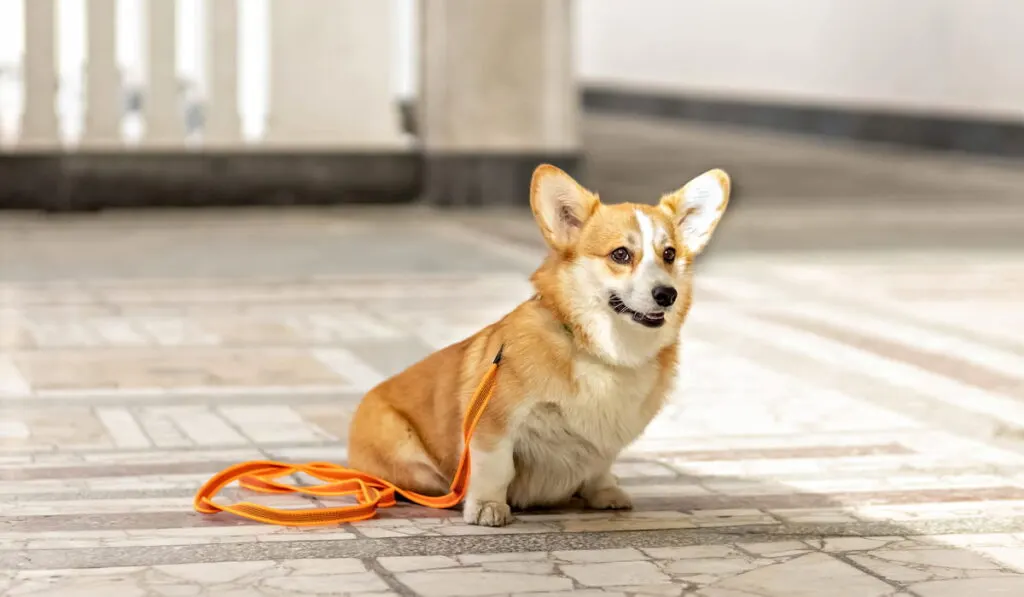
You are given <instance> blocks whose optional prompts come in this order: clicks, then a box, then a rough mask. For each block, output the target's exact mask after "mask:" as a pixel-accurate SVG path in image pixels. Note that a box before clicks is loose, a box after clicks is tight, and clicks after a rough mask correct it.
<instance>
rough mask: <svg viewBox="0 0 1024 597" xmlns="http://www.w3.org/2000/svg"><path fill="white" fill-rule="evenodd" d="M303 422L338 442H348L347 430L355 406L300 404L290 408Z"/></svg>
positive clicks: (334, 403)
mask: <svg viewBox="0 0 1024 597" xmlns="http://www.w3.org/2000/svg"><path fill="white" fill-rule="evenodd" d="M292 408H293V410H294V411H295V412H297V413H299V416H301V417H302V418H303V419H304V420H306V421H308V422H309V423H310V424H312V425H315V426H316V427H317V428H318V429H322V430H323V431H326V432H327V433H328V434H330V435H331V437H333V438H335V439H337V440H339V441H348V428H349V424H350V422H351V421H352V415H353V414H354V413H355V406H354V405H353V406H349V405H347V404H339V403H338V402H332V403H331V404H301V405H297V406H294V407H292Z"/></svg>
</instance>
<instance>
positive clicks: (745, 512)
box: [693, 509, 779, 528]
mask: <svg viewBox="0 0 1024 597" xmlns="http://www.w3.org/2000/svg"><path fill="white" fill-rule="evenodd" d="M693 521H694V523H696V525H697V526H698V527H701V528H709V527H732V526H747V525H774V524H779V521H778V520H776V519H775V518H772V517H771V516H770V515H769V514H768V513H765V512H761V511H760V510H750V509H730V510H694V511H693Z"/></svg>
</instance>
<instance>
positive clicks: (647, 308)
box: [530, 165, 730, 365]
mask: <svg viewBox="0 0 1024 597" xmlns="http://www.w3.org/2000/svg"><path fill="white" fill-rule="evenodd" d="M729 191H730V182H729V176H728V175H727V174H726V173H725V172H723V171H722V170H710V171H708V172H705V173H704V174H701V175H700V176H698V177H696V178H694V179H693V180H691V181H690V182H688V183H686V184H685V185H683V186H682V187H681V188H679V189H678V190H676V191H675V192H672V193H669V194H667V195H664V196H663V197H662V198H661V201H660V202H659V204H658V205H657V206H651V205H642V204H635V203H621V204H615V205H604V204H602V203H601V201H600V199H599V198H598V196H597V194H595V193H591V192H590V191H588V190H586V189H584V188H583V187H582V186H580V185H579V184H578V183H577V182H576V181H575V180H573V178H572V177H570V176H569V175H568V174H566V173H565V172H563V171H561V170H559V169H558V168H555V167H554V166H549V165H542V166H540V167H538V168H537V169H536V170H535V171H534V174H533V181H532V184H531V188H530V206H531V208H532V209H533V213H534V217H535V218H536V220H537V224H538V226H539V227H540V231H541V234H542V235H543V236H544V240H545V241H546V242H547V244H548V246H549V247H550V248H551V255H550V256H549V258H548V259H547V260H546V261H545V263H544V265H542V266H541V268H540V270H538V272H537V274H535V276H534V283H535V285H537V288H538V291H539V292H540V293H541V295H542V296H546V297H550V300H553V301H554V302H555V303H556V304H557V305H558V307H559V311H561V315H562V316H563V317H564V318H566V319H567V320H568V321H567V323H569V324H570V325H572V326H574V327H576V328H578V329H579V330H580V331H581V332H582V334H583V335H584V336H585V339H586V341H587V343H588V344H589V345H590V346H591V348H592V349H594V350H595V352H597V353H598V354H599V356H601V357H603V358H605V359H607V360H610V361H612V362H615V363H617V364H622V365H630V364H638V363H640V362H644V361H646V360H648V359H649V358H651V357H653V356H654V355H655V354H657V352H658V351H660V350H661V349H662V348H664V347H665V346H668V345H670V344H672V343H674V342H675V341H676V339H677V337H678V333H679V328H680V326H681V325H682V323H683V320H684V319H685V317H686V313H687V311H688V310H689V306H690V297H691V293H692V289H691V278H692V272H691V266H692V262H693V259H694V257H695V256H697V255H698V254H699V253H700V252H701V251H703V250H704V248H705V247H706V246H707V244H708V241H709V240H710V239H711V235H712V233H713V232H714V230H715V227H716V226H717V225H718V222H719V220H720V219H721V217H722V214H723V213H724V211H725V207H726V205H727V204H728V201H729Z"/></svg>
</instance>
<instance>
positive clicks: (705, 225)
mask: <svg viewBox="0 0 1024 597" xmlns="http://www.w3.org/2000/svg"><path fill="white" fill-rule="evenodd" d="M730 188H731V186H730V181H729V175H728V174H726V173H725V172H724V171H723V170H718V169H715V170H708V171H707V172H705V173H704V174H701V175H700V176H698V177H696V178H694V179H693V180H691V181H690V182H688V183H686V184H685V185H683V186H682V188H680V189H679V190H677V191H676V192H674V193H671V194H669V195H665V196H664V197H662V198H661V203H660V205H659V207H660V208H661V209H662V210H663V211H664V212H665V213H667V214H668V215H669V216H670V217H671V218H672V221H673V223H674V224H675V226H676V228H677V229H678V230H679V233H680V237H681V238H682V241H683V244H684V245H686V250H687V251H689V252H690V254H692V255H697V254H698V253H700V252H701V251H703V250H704V247H706V246H707V244H708V241H710V240H711V233H713V232H714V231H715V226H717V225H718V221H719V220H721V219H722V214H723V213H725V206H726V205H728V203H729V191H730Z"/></svg>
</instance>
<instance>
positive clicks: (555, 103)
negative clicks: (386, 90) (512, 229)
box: [421, 0, 579, 152]
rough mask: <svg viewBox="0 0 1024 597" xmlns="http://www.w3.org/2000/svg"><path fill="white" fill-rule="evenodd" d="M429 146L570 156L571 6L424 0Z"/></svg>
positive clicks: (573, 127) (563, 1) (573, 141)
mask: <svg viewBox="0 0 1024 597" xmlns="http://www.w3.org/2000/svg"><path fill="white" fill-rule="evenodd" d="M423 23H424V27H423V37H424V39H423V45H422V48H423V53H424V56H423V74H422V76H423V80H422V83H421V88H422V97H421V102H422V106H423V111H422V120H423V122H421V125H422V126H423V130H424V132H425V133H426V135H425V138H424V143H425V145H426V148H427V149H428V150H437V151H458V152H462V151H481V150H485V151H491V150H497V151H516V152H539V151H547V152H552V151H570V152H571V151H576V150H577V149H578V147H579V140H578V138H577V136H578V131H577V128H578V127H577V118H578V116H577V115H578V106H577V104H578V101H579V100H578V98H577V94H576V81H575V73H574V69H573V60H572V59H573V53H572V46H573V36H572V31H573V26H572V2H571V1H570V0H425V1H424V4H423Z"/></svg>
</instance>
